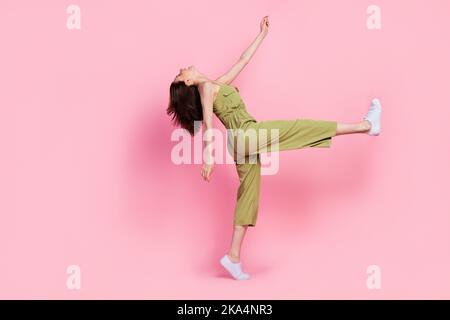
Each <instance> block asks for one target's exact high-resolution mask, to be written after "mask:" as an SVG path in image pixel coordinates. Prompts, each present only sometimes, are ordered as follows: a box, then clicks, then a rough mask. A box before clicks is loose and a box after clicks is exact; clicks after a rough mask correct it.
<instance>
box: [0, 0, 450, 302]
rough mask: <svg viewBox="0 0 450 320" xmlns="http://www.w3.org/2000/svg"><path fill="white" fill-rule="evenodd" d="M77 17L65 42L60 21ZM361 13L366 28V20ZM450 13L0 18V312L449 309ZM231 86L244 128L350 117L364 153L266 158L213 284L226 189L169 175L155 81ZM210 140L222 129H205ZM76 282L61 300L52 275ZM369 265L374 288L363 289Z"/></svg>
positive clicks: (41, 9)
mask: <svg viewBox="0 0 450 320" xmlns="http://www.w3.org/2000/svg"><path fill="white" fill-rule="evenodd" d="M72 3H73V4H77V5H79V6H80V8H81V30H68V29H67V28H66V19H67V16H68V14H67V13H66V8H67V6H68V5H70V4H72ZM371 4H376V5H378V6H380V8H381V14H382V16H381V30H368V29H367V28H366V19H367V16H368V15H367V13H366V8H367V7H368V6H369V5H371ZM449 12H450V2H449V1H446V0H433V1H425V0H423V1H406V0H405V1H387V0H384V1H383V0H377V1H375V2H373V1H362V0H352V1H350V0H345V1H344V0H343V1H331V0H330V1H317V0H314V1H312V0H309V1H293V0H292V1H278V0H277V1H245V2H242V1H234V0H228V1H206V0H205V1H197V0H192V1H164V2H163V1H143V0H142V1H100V0H97V1H87V0H83V1H81V0H77V1H75V2H69V1H56V0H54V1H49V0H45V1H44V0H42V1H17V0H14V1H12V0H10V1H6V0H2V1H1V2H0V39H1V42H2V49H1V59H0V70H1V72H0V88H1V89H0V90H1V93H0V106H1V111H2V112H1V125H0V130H1V134H0V139H1V146H2V150H3V152H2V157H1V177H2V178H1V183H0V188H1V195H2V200H1V202H0V212H1V221H0V245H1V247H0V250H1V265H0V298H44V299H48V298H61V299H80V298H89V299H90V298H106V299H110V298H124V299H130V298H138V299H159V298H180V299H181V298H210V299H216V298H226V299H227V298H235V299H236V298H237V299H241V298H254V299H260V298H264V299H281V298H287V299H304V298H324V299H330V298H344V299H347V298H363V299H366V298H369V299H381V298H387V299H392V298H413V299H415V298H447V299H448V298H450V273H449V272H448V270H450V235H449V229H450V214H449V213H450V210H449V209H450V208H449V207H450V205H449V188H450V183H449V181H450V169H449V168H450V166H449V165H448V164H449V162H450V148H449V142H448V138H449V137H450V126H449V125H448V119H449V117H450V94H449V74H450V60H449V57H450V42H449V41H448V34H449V31H450V20H449ZM265 15H269V20H270V31H269V34H268V36H267V37H266V39H265V40H264V42H263V43H262V45H261V47H260V48H259V49H258V51H257V52H256V54H255V55H254V57H253V59H252V61H251V62H250V63H249V64H248V65H247V67H246V68H245V70H244V71H242V73H241V74H240V75H239V77H238V78H237V79H236V80H235V81H234V82H233V85H236V86H237V87H239V89H240V92H241V94H242V97H243V99H244V100H245V103H246V105H247V108H248V110H249V111H250V113H251V114H252V115H253V116H254V117H255V118H256V119H258V120H266V119H280V118H285V119H289V118H297V117H305V118H316V119H331V120H338V121H343V122H355V121H359V120H360V119H362V117H363V115H364V114H365V113H366V111H367V109H368V105H369V102H370V99H371V98H373V97H375V96H376V97H378V98H380V100H381V102H382V103H383V125H382V128H383V132H382V134H381V135H380V136H378V137H370V136H367V135H360V134H355V135H347V136H339V137H336V138H334V139H333V143H332V147H331V148H330V149H318V148H310V149H308V150H307V149H302V150H295V151H286V152H284V153H283V154H280V169H279V172H278V174H276V175H272V176H263V177H262V185H261V200H260V213H259V220H258V223H257V226H256V227H255V228H253V229H250V230H249V231H248V233H247V235H246V240H245V242H244V245H243V252H242V263H243V266H244V269H246V270H247V271H248V272H249V273H251V275H252V279H251V280H250V281H246V282H238V281H232V280H230V278H229V277H228V276H227V275H226V274H225V273H224V271H222V270H221V267H220V265H219V264H218V260H219V258H220V257H221V256H222V255H223V254H224V253H225V251H226V250H227V249H228V245H229V242H230V237H231V227H232V219H233V209H234V205H235V197H236V189H237V187H238V178H237V173H236V171H235V168H234V166H233V165H231V164H223V165H218V166H216V168H215V172H214V173H213V176H212V180H211V182H210V183H209V184H208V183H206V182H204V181H203V180H202V179H201V176H200V168H201V165H199V164H193V165H181V166H177V165H174V164H173V163H172V162H171V160H170V151H171V148H172V147H173V145H174V144H175V143H174V142H171V141H170V134H171V132H172V130H173V129H174V127H172V125H171V124H170V122H169V118H168V116H167V115H166V114H165V109H166V107H167V102H168V94H169V84H170V82H171V81H172V79H173V78H174V76H175V75H176V74H177V73H178V71H179V69H180V68H181V67H185V66H188V65H191V64H193V65H195V66H197V68H198V69H199V70H200V71H202V72H203V73H205V74H206V75H207V76H209V77H211V78H214V79H215V78H217V77H218V76H220V75H221V74H222V73H224V72H225V71H227V70H228V68H229V67H230V66H231V65H232V64H233V63H234V62H235V61H236V59H237V58H238V57H239V56H240V54H241V53H242V52H243V51H244V50H245V49H246V48H247V46H248V45H249V44H250V43H251V41H253V39H254V38H255V37H256V35H257V33H258V32H259V22H260V19H261V18H262V17H263V16H265ZM214 124H215V126H216V127H217V128H220V129H221V130H223V132H225V131H224V128H223V126H222V125H221V124H220V122H219V121H218V119H217V118H215V119H214ZM72 264H75V265H79V266H80V267H81V272H82V274H81V279H82V280H81V290H69V289H68V288H67V287H66V278H67V276H68V275H67V274H66V268H67V266H69V265H72ZM372 264H375V265H378V266H380V268H381V275H382V280H381V282H382V288H381V289H380V290H369V289H368V288H367V287H366V278H367V277H368V275H367V274H366V268H367V266H369V265H372Z"/></svg>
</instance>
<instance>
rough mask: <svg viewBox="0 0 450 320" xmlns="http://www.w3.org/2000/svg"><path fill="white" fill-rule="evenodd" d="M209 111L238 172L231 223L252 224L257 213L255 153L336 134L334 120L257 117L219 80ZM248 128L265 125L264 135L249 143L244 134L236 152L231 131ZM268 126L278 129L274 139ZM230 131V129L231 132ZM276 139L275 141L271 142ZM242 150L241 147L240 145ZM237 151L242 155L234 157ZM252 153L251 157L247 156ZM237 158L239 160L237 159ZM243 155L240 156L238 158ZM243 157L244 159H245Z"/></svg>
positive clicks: (320, 143) (321, 143) (326, 141)
mask: <svg viewBox="0 0 450 320" xmlns="http://www.w3.org/2000/svg"><path fill="white" fill-rule="evenodd" d="M213 112H214V114H215V115H216V116H217V117H218V118H219V120H220V122H222V124H223V125H224V126H225V128H227V138H228V147H230V140H231V141H232V142H234V143H231V145H232V147H231V150H229V152H233V153H232V155H233V159H234V162H235V165H236V170H237V173H238V176H239V181H240V185H239V188H238V190H237V202H236V206H235V210H234V225H248V226H252V227H254V226H255V225H256V219H257V216H258V205H259V193H260V192H259V191H260V176H261V162H260V157H259V154H260V153H262V152H268V151H272V148H273V147H274V145H275V144H276V149H275V150H278V151H283V150H291V149H300V148H305V147H327V148H329V147H330V146H331V138H332V137H333V136H335V135H336V129H337V122H336V121H327V120H315V119H303V118H297V119H291V120H266V121H257V120H256V119H255V118H254V117H252V116H251V115H250V114H249V113H248V112H247V109H246V106H245V104H244V101H243V100H242V98H241V96H240V94H239V90H238V89H237V88H235V87H233V86H231V85H228V84H222V85H221V86H220V89H219V92H218V93H217V96H216V98H215V100H214V102H213ZM248 129H255V130H256V131H258V130H259V129H266V132H267V139H264V140H263V139H260V138H258V143H257V144H256V146H255V144H249V143H248V141H247V140H245V139H246V138H244V141H245V142H244V143H245V146H246V148H245V149H244V151H245V153H244V154H242V153H239V154H238V153H237V147H235V146H237V140H236V138H237V137H238V136H239V135H238V134H236V133H235V132H237V131H239V132H241V133H242V132H244V133H246V132H247V131H248ZM271 129H278V135H277V136H276V140H275V139H273V138H272V137H275V136H272V135H271ZM230 132H233V133H232V134H231V135H230V134H229V133H230ZM274 142H276V143H274ZM240 150H242V149H240ZM238 155H240V156H242V157H240V158H239V157H238ZM252 155H253V159H254V160H253V161H251V160H250V159H249V158H250V157H251V156H252ZM238 159H240V160H239V161H237V160H238ZM242 159H244V160H242ZM245 159H248V160H247V161H246V160H245Z"/></svg>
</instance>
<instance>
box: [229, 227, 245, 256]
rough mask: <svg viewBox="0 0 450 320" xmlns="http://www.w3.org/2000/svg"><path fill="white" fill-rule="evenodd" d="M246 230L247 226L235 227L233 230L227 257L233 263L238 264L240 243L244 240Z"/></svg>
mask: <svg viewBox="0 0 450 320" xmlns="http://www.w3.org/2000/svg"><path fill="white" fill-rule="evenodd" d="M247 228H248V226H246V225H243V226H238V225H235V226H234V228H233V237H232V239H231V246H230V250H229V251H228V256H229V258H230V260H231V261H233V262H234V263H238V262H240V259H241V247H242V241H243V240H244V236H245V233H246V231H247Z"/></svg>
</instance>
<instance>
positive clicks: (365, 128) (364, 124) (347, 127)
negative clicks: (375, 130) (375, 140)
mask: <svg viewBox="0 0 450 320" xmlns="http://www.w3.org/2000/svg"><path fill="white" fill-rule="evenodd" d="M370 126H371V125H370V122H369V121H367V120H363V121H361V122H356V123H343V122H338V124H337V130H336V135H341V134H350V133H368V132H369V130H370Z"/></svg>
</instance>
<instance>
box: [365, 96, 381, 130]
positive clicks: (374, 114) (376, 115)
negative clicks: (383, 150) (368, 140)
mask: <svg viewBox="0 0 450 320" xmlns="http://www.w3.org/2000/svg"><path fill="white" fill-rule="evenodd" d="M364 120H368V121H369V122H370V124H371V126H370V130H369V135H371V136H377V135H379V134H380V132H381V103H380V100H378V99H377V98H375V99H373V100H372V103H371V104H370V108H369V112H367V115H366V116H365V117H364Z"/></svg>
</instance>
